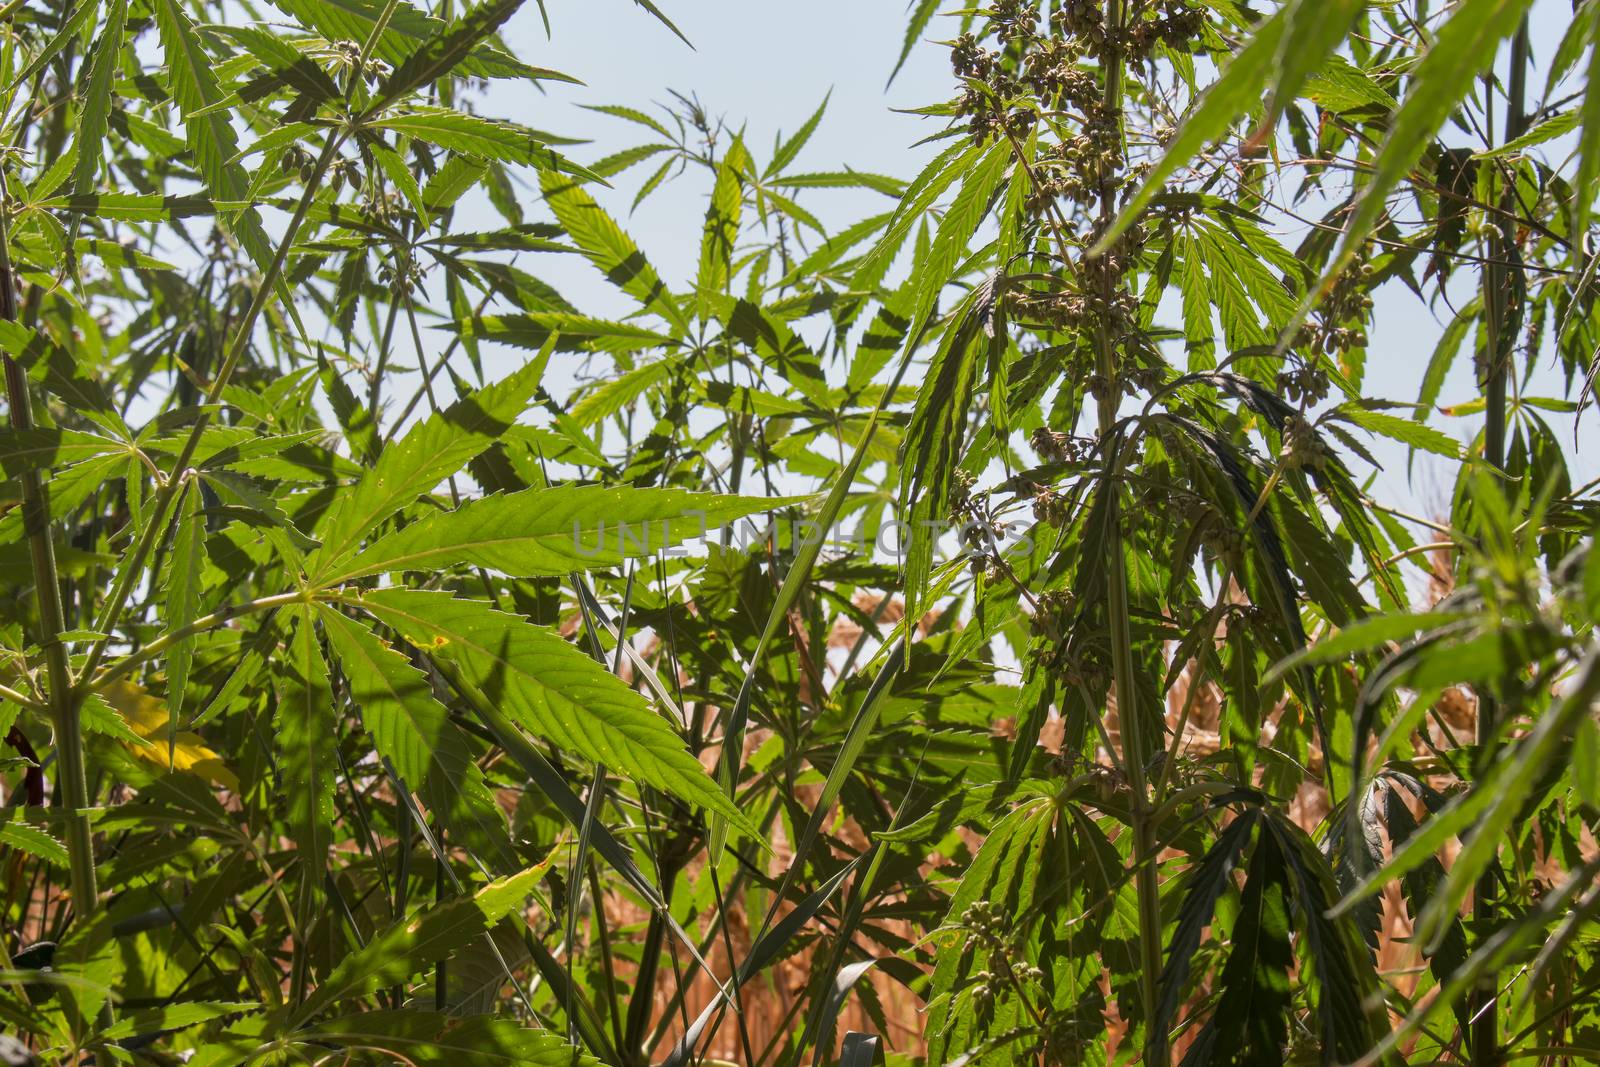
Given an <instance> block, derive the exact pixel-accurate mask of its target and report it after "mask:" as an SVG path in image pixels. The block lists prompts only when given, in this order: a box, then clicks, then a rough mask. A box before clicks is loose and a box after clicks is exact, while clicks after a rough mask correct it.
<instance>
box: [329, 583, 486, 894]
mask: <svg viewBox="0 0 1600 1067" xmlns="http://www.w3.org/2000/svg"><path fill="white" fill-rule="evenodd" d="M317 614H318V616H319V617H320V618H321V619H322V628H323V631H324V632H325V633H326V634H327V635H328V647H329V650H330V651H331V652H332V653H333V655H334V657H335V658H336V660H337V661H338V664H339V667H340V669H341V670H342V671H343V673H344V676H345V681H346V682H347V683H348V685H349V687H350V698H351V699H352V700H354V701H355V703H356V706H357V707H359V708H360V709H361V721H362V723H363V724H364V725H365V726H366V728H367V730H368V732H369V733H371V734H372V741H373V746H374V747H375V748H376V749H377V751H378V755H379V756H381V757H383V758H384V759H386V760H388V761H389V764H390V766H391V767H392V768H393V769H394V773H395V775H396V776H397V777H398V778H399V779H400V781H401V783H402V784H403V785H404V786H405V787H406V788H408V789H412V790H414V791H416V792H417V793H418V794H419V795H421V796H423V797H425V798H426V800H427V803H428V806H429V808H430V809H432V810H433V811H434V812H435V813H437V814H438V816H439V817H440V818H442V819H443V820H444V821H445V823H446V824H447V825H448V826H449V827H450V829H451V831H452V832H453V833H454V834H455V835H456V836H457V837H458V838H461V839H463V840H466V841H468V842H470V843H472V844H473V846H474V847H475V848H476V849H477V850H478V851H479V852H480V854H482V855H484V856H485V857H486V858H489V859H493V860H495V861H496V862H498V863H501V864H503V865H510V866H514V865H515V863H516V854H515V852H514V851H513V850H512V848H511V845H510V841H509V839H508V838H507V836H506V828H505V819H504V818H503V817H502V816H501V814H500V810H499V808H498V807H497V806H496V805H495V802H494V796H493V794H492V792H491V791H490V789H489V786H488V783H487V781H486V780H485V779H484V775H483V771H482V769H481V768H479V767H478V765H477V763H476V762H475V761H474V759H473V752H472V749H471V747H470V746H469V745H468V743H467V739H466V737H465V735H463V734H462V732H461V729H460V727H458V726H456V725H455V724H454V723H452V722H451V721H450V715H449V712H447V711H446V710H445V708H444V705H442V704H440V703H439V702H438V701H437V700H436V699H434V696H433V691H432V687H431V686H430V685H429V683H428V678H427V676H426V675H425V674H423V673H422V672H421V671H420V670H418V669H417V668H416V667H415V666H413V665H412V663H411V662H410V661H409V660H407V659H406V657H405V656H403V655H401V654H400V653H399V652H397V651H396V650H395V649H394V648H392V647H391V646H390V645H389V644H388V643H387V642H385V641H383V640H381V639H380V638H379V637H378V635H377V634H375V633H373V632H372V630H371V629H370V628H369V627H368V626H367V625H366V624H365V623H362V622H357V621H355V620H353V619H351V618H349V617H347V616H345V615H342V614H340V613H339V612H338V611H336V610H334V609H333V608H330V607H328V606H327V605H325V604H319V605H318V606H317Z"/></svg>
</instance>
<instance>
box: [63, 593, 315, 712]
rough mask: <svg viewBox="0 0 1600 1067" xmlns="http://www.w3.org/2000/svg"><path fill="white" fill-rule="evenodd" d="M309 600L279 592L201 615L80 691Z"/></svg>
mask: <svg viewBox="0 0 1600 1067" xmlns="http://www.w3.org/2000/svg"><path fill="white" fill-rule="evenodd" d="M310 599H314V598H313V597H311V596H308V595H307V594H305V593H301V592H293V593H279V594H277V595H276V596H264V597H260V598H258V599H256V600H249V601H246V602H244V603H243V604H230V605H228V606H227V607H225V608H222V609H221V610H220V611H214V612H212V613H211V614H210V615H202V616H200V617H199V618H198V619H196V620H194V621H193V622H191V623H190V624H189V625H187V626H180V627H179V628H178V629H176V630H168V631H167V632H166V633H164V634H162V635H161V636H160V637H158V638H156V639H155V640H154V641H151V642H150V643H149V644H148V645H145V646H144V647H143V648H141V649H139V651H137V652H134V653H131V654H130V655H127V656H124V657H123V658H122V659H119V660H117V661H116V662H115V663H113V664H111V665H109V666H108V667H106V668H105V669H104V670H102V671H101V672H100V673H99V674H97V675H95V676H94V677H93V678H91V679H89V680H88V681H87V682H82V683H80V684H79V689H80V691H86V692H95V691H98V690H101V689H104V688H105V687H106V686H108V685H110V684H111V683H112V682H114V681H116V680H117V679H118V678H121V677H124V676H125V675H127V674H128V673H129V672H131V671H132V670H133V669H134V668H136V667H138V666H139V664H141V663H145V662H148V661H149V660H152V659H154V658H156V657H157V656H159V655H161V653H162V652H165V651H166V650H167V649H168V648H171V647H172V646H173V645H174V644H176V643H178V642H179V641H182V640H183V639H184V638H186V637H193V636H194V635H195V634H200V633H205V632H206V631H207V630H215V629H216V628H217V627H219V626H226V625H227V624H228V623H230V622H232V621H233V620H234V619H239V618H243V617H244V616H246V615H254V614H255V613H256V612H259V611H271V610H273V609H274V608H282V607H287V606H289V605H290V604H297V603H300V602H302V601H306V600H310Z"/></svg>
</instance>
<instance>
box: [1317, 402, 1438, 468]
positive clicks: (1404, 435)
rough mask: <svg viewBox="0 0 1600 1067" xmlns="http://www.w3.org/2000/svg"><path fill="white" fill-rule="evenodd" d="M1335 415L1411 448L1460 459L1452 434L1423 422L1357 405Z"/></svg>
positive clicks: (1343, 408) (1348, 406)
mask: <svg viewBox="0 0 1600 1067" xmlns="http://www.w3.org/2000/svg"><path fill="white" fill-rule="evenodd" d="M1336 415H1337V417H1339V418H1342V419H1348V420H1349V421H1351V422H1353V423H1355V424H1356V425H1357V426H1361V427H1364V428H1366V429H1368V430H1371V431H1372V432H1373V433H1375V434H1378V435H1379V436H1382V437H1387V438H1389V439H1390V440H1393V441H1399V442H1400V443H1401V444H1403V445H1408V446H1410V447H1411V448H1420V449H1421V450H1422V451H1424V452H1432V453H1433V454H1434V455H1436V456H1446V457H1448V458H1450V459H1460V458H1461V445H1460V444H1459V443H1458V442H1457V441H1455V440H1453V439H1452V438H1451V437H1450V435H1449V434H1446V433H1443V432H1441V431H1439V430H1436V429H1434V428H1433V427H1431V426H1427V425H1425V424H1423V423H1421V422H1414V421H1412V420H1411V419H1402V418H1398V417H1397V416H1394V415H1386V414H1384V413H1383V412H1381V411H1370V410H1368V409H1367V408H1363V407H1360V406H1358V405H1355V404H1344V405H1341V406H1340V407H1339V409H1338V411H1337V412H1336Z"/></svg>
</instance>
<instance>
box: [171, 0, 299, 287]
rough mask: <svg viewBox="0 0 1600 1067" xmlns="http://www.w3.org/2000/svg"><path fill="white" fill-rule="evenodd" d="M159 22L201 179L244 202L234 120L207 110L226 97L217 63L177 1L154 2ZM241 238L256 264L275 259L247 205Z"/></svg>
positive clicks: (239, 225) (236, 225)
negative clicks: (218, 81) (216, 69)
mask: <svg viewBox="0 0 1600 1067" xmlns="http://www.w3.org/2000/svg"><path fill="white" fill-rule="evenodd" d="M153 6H154V8H155V15H156V24H157V26H159V27H160V30H161V44H162V47H163V49H164V50H165V54H166V59H167V77H168V82H169V86H170V88H171V91H172V96H173V99H174V100H176V101H177V103H178V108H179V110H180V111H181V112H182V113H183V115H184V116H185V117H186V122H185V123H184V126H185V129H186V130H187V132H188V137H189V150H190V151H191V152H193V153H194V156H195V161H196V163H197V164H198V168H199V171H200V175H201V177H203V178H204V179H205V183H206V188H207V189H208V190H209V191H210V193H211V195H212V197H213V198H215V199H218V200H230V201H242V200H245V199H247V197H248V195H249V188H250V183H249V182H248V181H247V180H246V178H245V174H244V171H243V170H242V169H240V167H239V165H238V164H237V163H233V162H231V160H232V159H233V158H234V156H235V155H237V154H238V151H239V143H238V139H237V138H236V137H235V135H234V129H233V123H232V121H230V117H229V115H228V113H227V112H226V111H210V112H208V113H206V114H205V115H201V116H197V115H196V114H195V113H196V112H200V111H203V110H205V109H207V108H210V107H212V105H214V104H217V103H218V102H220V101H221V100H222V88H221V86H220V85H219V84H218V83H217V76H216V71H215V64H214V62H213V61H212V59H211V56H210V55H208V54H207V53H206V51H205V49H204V47H203V46H202V45H201V43H200V35H199V33H198V32H197V31H196V29H195V25H194V23H193V22H192V21H190V19H189V14H188V12H187V11H186V10H185V9H184V7H183V6H182V5H181V4H180V3H179V2H178V0H153ZM232 225H233V229H234V230H235V231H236V232H237V233H238V235H239V239H240V242H241V243H242V244H243V245H244V246H245V249H246V250H247V251H248V252H249V253H250V256H251V258H253V259H254V260H255V261H256V262H257V263H258V264H260V265H261V266H263V267H265V266H266V264H267V263H268V262H269V261H270V259H271V258H272V250H271V248H270V247H269V246H268V244H267V235H266V231H265V230H263V229H262V228H261V220H260V219H259V218H258V217H257V216H256V213H255V209H254V208H246V209H245V210H244V211H243V212H241V213H240V214H239V215H238V217H237V218H235V219H234V220H233V223H232Z"/></svg>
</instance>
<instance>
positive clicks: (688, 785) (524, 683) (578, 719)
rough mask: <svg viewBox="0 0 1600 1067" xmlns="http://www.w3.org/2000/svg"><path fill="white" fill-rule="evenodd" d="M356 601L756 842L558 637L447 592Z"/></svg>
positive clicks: (642, 706)
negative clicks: (731, 823) (721, 819)
mask: <svg viewBox="0 0 1600 1067" xmlns="http://www.w3.org/2000/svg"><path fill="white" fill-rule="evenodd" d="M350 603H352V604H354V605H355V606H358V607H360V608H361V609H362V610H363V611H366V612H367V613H368V614H370V615H372V616H373V617H374V618H376V619H378V620H379V621H380V622H383V623H384V624H386V625H388V626H392V627H393V628H394V629H395V630H397V631H398V632H399V633H401V634H402V635H404V636H405V638H406V640H407V641H409V642H411V643H412V644H413V645H415V646H416V647H418V648H419V649H422V650H423V651H425V652H427V653H428V655H430V656H434V657H436V658H440V659H446V660H449V661H450V662H452V663H454V664H455V665H456V666H458V667H459V668H460V669H461V671H462V673H463V674H464V675H465V676H466V677H467V679H468V680H469V681H470V682H471V683H472V684H473V685H474V686H476V687H477V688H479V689H480V690H482V691H483V692H484V693H485V694H487V695H488V696H489V698H490V699H491V700H493V701H495V702H496V704H497V705H498V706H499V707H500V708H502V709H503V710H504V711H505V713H506V714H507V715H508V716H509V717H510V718H511V719H512V720H513V721H515V722H516V723H517V725H519V726H521V727H522V728H523V729H525V730H527V731H528V732H529V733H532V734H534V735H535V736H538V737H542V738H544V739H545V740H547V741H549V742H550V743H552V744H554V745H556V746H558V747H560V748H563V749H566V750H567V751H569V752H574V753H577V754H579V755H582V756H584V757H586V758H587V759H590V760H593V761H595V762H597V763H600V764H603V765H604V766H605V767H606V768H607V769H609V770H611V771H613V772H617V773H623V774H628V775H631V776H633V777H635V778H637V779H638V780H639V781H642V782H645V783H647V784H649V785H652V786H655V787H656V788H657V789H660V790H662V791H663V792H665V793H668V794H671V795H672V796H675V797H678V798H679V799H681V800H684V801H687V802H689V803H691V804H696V805H698V806H700V807H703V808H706V809H708V810H710V811H712V812H715V813H716V814H718V815H721V816H723V817H726V818H729V819H731V820H732V821H733V822H734V823H735V824H736V825H738V826H739V827H740V829H741V830H743V831H745V832H747V833H751V834H752V836H756V837H758V838H759V836H760V835H759V834H756V833H755V831H754V828H753V827H752V826H751V824H750V822H749V819H748V818H747V817H746V816H745V815H744V813H743V812H741V811H739V809H738V808H737V807H736V806H734V804H733V803H732V801H731V800H729V799H728V798H727V797H725V796H724V795H723V794H722V793H721V792H719V791H718V790H717V788H716V786H715V784H713V783H712V781H711V779H710V777H709V776H708V775H707V774H706V772H705V769H704V768H703V767H701V766H700V763H699V761H698V760H696V759H695V758H694V757H693V756H691V755H690V754H689V751H688V750H687V749H686V748H685V747H684V744H683V740H682V739H681V738H680V737H679V736H678V735H677V733H676V732H675V731H674V730H673V729H672V727H671V726H670V725H668V723H667V721H666V720H665V719H664V718H662V717H661V716H659V715H657V714H655V713H654V712H652V711H651V710H650V708H649V706H648V705H647V704H646V703H645V700H644V698H643V697H641V696H640V695H639V694H638V693H635V692H634V691H633V690H631V689H629V688H628V687H627V686H625V685H623V684H622V682H621V681H619V680H618V679H617V678H616V676H615V675H613V674H611V673H610V672H609V671H607V670H605V669H604V668H603V667H601V666H600V665H599V664H597V663H596V662H595V661H594V660H593V658H591V657H590V656H588V655H586V654H584V653H583V652H580V651H579V650H578V649H577V648H575V647H574V646H572V645H570V644H568V643H567V642H566V641H563V640H562V639H561V638H559V637H557V636H556V635H555V634H553V633H551V632H549V631H548V630H545V629H543V628H542V627H538V626H534V625H532V624H530V623H528V622H526V621H524V620H522V619H519V618H517V617H516V616H514V615H507V614H505V613H503V612H499V611H496V610H494V609H493V608H491V607H490V606H489V605H487V604H484V603H481V602H479V601H475V600H460V599H456V598H454V597H452V596H450V595H449V594H448V593H434V592H425V591H422V590H412V589H379V590H375V591H372V592H369V593H365V594H363V595H362V596H360V597H351V598H350Z"/></svg>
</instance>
